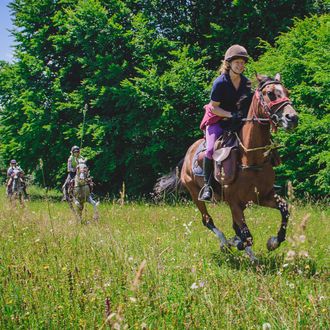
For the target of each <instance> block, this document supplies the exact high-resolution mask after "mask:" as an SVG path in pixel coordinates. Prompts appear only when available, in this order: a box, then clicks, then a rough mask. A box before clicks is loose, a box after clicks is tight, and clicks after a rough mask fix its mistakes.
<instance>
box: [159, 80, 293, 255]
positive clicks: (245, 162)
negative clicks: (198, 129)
mask: <svg viewBox="0 0 330 330" xmlns="http://www.w3.org/2000/svg"><path fill="white" fill-rule="evenodd" d="M257 79H258V81H259V85H258V88H257V90H256V91H255V93H254V95H253V98H252V102H251V105H250V107H249V110H248V115H247V118H245V119H243V120H244V125H243V126H242V128H241V130H240V132H239V134H237V133H236V136H237V140H238V144H239V157H238V163H239V165H238V171H237V174H236V177H235V179H234V181H233V182H231V183H230V184H228V185H221V184H220V183H217V185H215V186H214V188H215V196H214V199H215V200H217V201H220V200H223V201H225V202H227V204H228V205H229V207H230V209H231V213H232V220H233V229H234V231H235V233H236V237H235V238H234V240H232V242H230V241H227V239H226V237H225V235H224V233H223V232H222V231H221V230H219V229H218V228H217V227H216V226H215V224H214V222H213V219H212V218H211V216H210V214H209V213H208V211H207V209H206V205H205V202H204V201H201V200H199V198H198V196H199V191H200V189H201V188H202V187H203V185H204V180H203V179H202V178H201V177H200V176H197V175H195V173H194V170H193V167H194V161H195V159H196V158H195V156H196V154H197V151H198V149H199V147H200V144H201V143H203V141H204V139H200V140H198V141H196V142H195V143H194V144H193V145H192V146H191V147H190V148H189V149H188V151H187V153H186V156H185V158H184V161H183V164H182V168H181V169H180V170H181V175H180V182H181V183H182V184H183V185H184V186H185V187H186V188H187V190H188V191H189V193H190V195H191V197H192V199H193V201H194V203H195V204H196V205H197V207H198V209H199V211H200V212H201V215H202V221H203V224H204V225H205V226H206V227H207V228H208V229H210V230H211V231H212V232H214V233H215V234H216V236H217V237H218V239H219V240H220V246H221V247H222V246H228V245H235V246H236V247H237V248H238V249H239V250H243V249H245V251H246V252H247V253H248V255H249V256H250V259H251V260H254V259H255V257H254V254H253V252H252V249H251V246H252V244H253V237H252V234H251V232H250V230H249V228H248V226H247V224H246V222H245V217H244V210H245V208H246V207H247V206H248V205H249V204H250V203H251V202H252V203H256V204H258V205H261V206H266V207H271V208H275V209H277V210H279V211H280V213H281V218H282V220H281V226H280V229H279V231H278V233H277V235H276V236H275V237H274V236H273V237H270V238H269V240H268V242H267V248H268V250H270V251H271V250H274V249H276V248H277V247H279V246H280V244H281V243H282V242H283V241H285V237H286V228H287V224H288V220H289V211H288V205H287V203H286V201H285V200H284V199H283V198H281V197H280V196H278V195H277V194H276V193H275V191H274V183H275V172H274V169H273V162H272V152H273V150H274V149H275V148H276V146H275V145H274V144H273V143H272V141H271V129H273V130H274V131H276V129H277V127H282V128H284V129H285V130H287V131H290V130H291V129H293V128H295V127H296V126H297V125H298V115H297V113H296V111H295V110H294V108H293V107H292V105H291V102H290V100H289V98H288V91H287V89H286V88H285V87H284V86H283V85H282V83H281V81H280V75H279V74H277V75H276V76H275V78H269V77H262V76H259V75H258V76H257ZM176 172H177V171H173V172H172V173H171V174H169V175H167V176H164V177H162V178H160V179H159V180H158V183H157V184H156V186H155V192H156V194H157V195H162V193H163V192H164V191H173V190H174V189H175V187H176V186H177V185H178V183H179V180H177V178H176Z"/></svg>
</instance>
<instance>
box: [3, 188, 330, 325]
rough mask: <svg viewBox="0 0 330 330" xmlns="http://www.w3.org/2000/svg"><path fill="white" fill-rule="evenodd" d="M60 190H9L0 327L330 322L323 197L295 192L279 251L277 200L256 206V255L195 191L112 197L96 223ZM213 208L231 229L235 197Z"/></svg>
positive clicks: (252, 222) (327, 214)
mask: <svg viewBox="0 0 330 330" xmlns="http://www.w3.org/2000/svg"><path fill="white" fill-rule="evenodd" d="M40 195H43V194H40ZM32 197H33V196H32ZM57 197H58V195H56V194H53V196H52V195H51V194H50V195H49V196H48V198H45V196H41V197H40V196H39V198H36V197H35V198H33V199H32V200H31V201H29V202H27V203H26V205H25V207H21V206H17V207H13V206H11V205H9V204H8V202H7V200H6V197H5V193H4V189H1V190H0V328H1V329H105V328H113V329H329V328H330V320H329V305H330V304H329V293H330V292H329V291H330V290H329V248H330V242H329V235H330V227H329V219H330V211H329V208H327V207H326V206H325V205H311V204H307V205H299V204H298V203H293V205H292V206H291V213H292V216H291V221H290V224H289V227H288V239H287V241H286V242H285V243H283V244H282V245H281V247H280V248H279V249H278V250H276V251H274V252H271V253H269V252H268V251H267V249H266V241H267V239H268V237H269V236H270V235H274V234H275V233H276V232H277V230H278V227H279V225H280V215H279V212H277V211H275V210H270V209H266V208H261V207H258V206H252V207H251V208H249V209H247V211H246V219H247V222H248V224H249V227H250V229H251V231H252V234H253V235H254V242H255V244H254V252H255V253H256V256H257V257H258V259H259V264H258V265H252V264H251V263H250V262H249V260H248V259H247V257H246V256H245V254H244V253H242V252H239V251H236V250H232V251H231V252H221V251H220V249H219V244H218V241H217V239H216V237H215V235H213V234H212V233H211V232H210V231H209V230H208V229H206V228H205V227H204V226H203V225H202V223H201V217H200V215H199V212H198V211H197V209H196V208H195V206H194V205H193V204H192V203H189V202H188V203H181V204H177V205H167V204H160V205H155V204H152V203H148V202H135V203H133V202H125V203H122V205H121V204H120V203H118V202H117V201H104V202H102V203H101V205H100V220H99V222H98V223H95V222H93V221H90V222H89V223H86V224H77V223H76V220H75V218H74V217H73V215H72V213H71V212H70V210H69V208H68V206H67V205H66V204H65V203H63V202H59V201H58V200H57V199H56V198H57ZM210 212H211V214H212V215H213V218H214V221H215V223H216V224H217V226H218V227H219V228H221V229H223V230H224V232H225V234H226V235H227V237H230V236H231V235H233V231H232V229H231V215H230V211H229V209H228V208H227V207H226V205H224V204H220V205H214V206H210ZM84 217H85V219H89V218H91V217H92V210H91V207H89V208H88V210H87V211H86V212H85V213H84Z"/></svg>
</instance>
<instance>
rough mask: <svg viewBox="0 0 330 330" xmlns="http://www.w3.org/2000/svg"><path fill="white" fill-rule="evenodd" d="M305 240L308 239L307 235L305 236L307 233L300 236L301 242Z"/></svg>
mask: <svg viewBox="0 0 330 330" xmlns="http://www.w3.org/2000/svg"><path fill="white" fill-rule="evenodd" d="M305 240H306V236H305V235H300V236H299V241H300V242H301V243H304V242H305Z"/></svg>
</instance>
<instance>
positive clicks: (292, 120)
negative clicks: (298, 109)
mask: <svg viewBox="0 0 330 330" xmlns="http://www.w3.org/2000/svg"><path fill="white" fill-rule="evenodd" d="M281 121H282V125H283V128H284V129H286V130H292V129H294V128H296V127H297V126H298V116H297V115H296V114H286V115H284V116H283V117H282V119H281Z"/></svg>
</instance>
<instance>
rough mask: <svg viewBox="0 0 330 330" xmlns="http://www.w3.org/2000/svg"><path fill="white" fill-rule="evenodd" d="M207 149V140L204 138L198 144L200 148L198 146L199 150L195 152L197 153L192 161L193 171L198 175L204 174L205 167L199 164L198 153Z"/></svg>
mask: <svg viewBox="0 0 330 330" xmlns="http://www.w3.org/2000/svg"><path fill="white" fill-rule="evenodd" d="M205 150H206V142H205V140H203V141H202V142H201V143H200V144H199V146H198V148H197V150H196V152H195V155H194V157H193V162H192V172H193V174H194V175H196V176H204V171H203V167H201V166H199V165H198V155H199V154H200V153H201V152H203V151H205Z"/></svg>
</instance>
